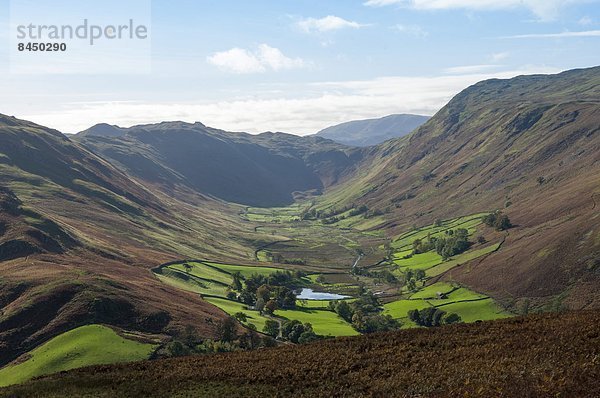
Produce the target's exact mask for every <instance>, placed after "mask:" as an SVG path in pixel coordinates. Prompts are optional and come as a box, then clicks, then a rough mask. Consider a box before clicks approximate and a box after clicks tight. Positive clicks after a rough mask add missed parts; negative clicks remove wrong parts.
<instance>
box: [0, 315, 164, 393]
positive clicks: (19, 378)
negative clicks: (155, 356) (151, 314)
mask: <svg viewBox="0 0 600 398" xmlns="http://www.w3.org/2000/svg"><path fill="white" fill-rule="evenodd" d="M156 347H157V346H156V345H154V344H146V343H140V342H137V341H133V340H129V339H125V338H123V337H121V336H119V335H118V334H117V333H116V332H115V331H114V330H112V329H110V328H108V327H106V326H102V325H88V326H82V327H79V328H77V329H73V330H70V331H68V332H66V333H63V334H61V335H59V336H57V337H55V338H53V339H52V340H50V341H48V342H46V343H44V344H42V345H41V346H39V347H37V348H35V349H34V350H33V351H31V352H30V353H29V358H28V359H27V360H25V361H24V362H21V363H19V364H17V365H8V366H6V367H4V368H3V369H0V387H1V386H7V385H11V384H17V383H21V382H24V381H26V380H29V379H31V378H33V377H36V376H41V375H45V374H50V373H56V372H60V371H63V370H69V369H74V368H80V367H83V366H90V365H99V364H109V363H117V362H130V361H139V360H142V359H147V358H149V357H150V355H151V354H152V352H153V351H154V350H155V348H156Z"/></svg>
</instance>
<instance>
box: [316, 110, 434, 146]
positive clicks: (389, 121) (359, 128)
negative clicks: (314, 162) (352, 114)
mask: <svg viewBox="0 0 600 398" xmlns="http://www.w3.org/2000/svg"><path fill="white" fill-rule="evenodd" d="M427 120H429V116H421V115H408V114H401V115H389V116H385V117H382V118H379V119H366V120H354V121H351V122H346V123H342V124H338V125H336V126H331V127H328V128H326V129H323V130H321V131H319V132H318V133H317V134H316V135H317V136H318V137H323V138H327V139H330V140H333V141H335V142H339V143H340V144H344V145H349V146H358V147H364V146H373V145H377V144H381V143H382V142H384V141H387V140H390V139H393V138H400V137H404V136H405V135H407V134H409V133H411V132H412V131H413V130H415V129H416V128H418V127H420V126H421V125H423V123H425V122H427Z"/></svg>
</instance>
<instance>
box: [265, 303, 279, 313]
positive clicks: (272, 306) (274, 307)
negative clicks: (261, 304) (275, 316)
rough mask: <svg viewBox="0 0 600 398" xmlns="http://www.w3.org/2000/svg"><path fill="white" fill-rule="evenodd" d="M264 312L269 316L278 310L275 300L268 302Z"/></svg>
mask: <svg viewBox="0 0 600 398" xmlns="http://www.w3.org/2000/svg"><path fill="white" fill-rule="evenodd" d="M264 310H265V312H266V313H268V314H272V313H274V312H275V311H276V310H277V302H276V301H275V300H269V301H267V303H266V304H265V308H264Z"/></svg>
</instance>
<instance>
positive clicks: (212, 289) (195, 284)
mask: <svg viewBox="0 0 600 398" xmlns="http://www.w3.org/2000/svg"><path fill="white" fill-rule="evenodd" d="M163 272H164V275H160V274H158V275H157V276H158V278H159V279H160V280H161V281H163V282H165V283H166V284H168V285H171V286H173V287H176V288H179V289H183V290H187V291H189V292H194V293H199V294H203V295H206V294H207V295H212V296H220V297H225V296H226V295H227V290H228V288H227V286H225V285H223V284H221V283H216V282H214V281H211V280H207V279H201V278H198V277H196V276H191V275H189V274H186V273H184V272H180V271H174V270H169V269H168V268H167V269H166V270H165V271H163Z"/></svg>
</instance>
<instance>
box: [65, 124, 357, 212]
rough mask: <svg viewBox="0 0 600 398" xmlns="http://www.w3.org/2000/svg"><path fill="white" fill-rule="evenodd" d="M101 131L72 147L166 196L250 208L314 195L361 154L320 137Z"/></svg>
mask: <svg viewBox="0 0 600 398" xmlns="http://www.w3.org/2000/svg"><path fill="white" fill-rule="evenodd" d="M105 127H106V126H105ZM105 127H98V126H95V127H93V128H91V129H90V130H87V131H85V132H82V133H80V134H79V135H78V136H77V137H76V139H77V140H79V141H80V142H81V143H82V144H83V145H85V146H87V147H88V148H90V149H91V150H93V151H94V152H96V153H98V154H101V155H102V156H103V157H105V158H106V159H109V160H110V161H114V162H116V163H117V164H118V165H120V166H121V167H122V168H123V169H124V170H126V171H127V172H128V173H129V174H130V175H132V176H135V177H138V178H141V179H143V180H145V181H146V182H149V183H152V184H157V185H159V186H161V187H162V189H163V190H166V191H167V192H172V191H173V189H174V187H176V186H183V187H186V188H188V189H192V190H194V191H196V192H198V193H200V194H203V195H211V196H214V197H217V198H219V199H222V200H226V201H229V202H233V203H240V204H245V205H250V206H262V207H268V206H278V205H286V204H290V203H291V202H293V199H294V193H295V192H303V191H314V192H315V193H319V192H321V191H322V190H323V189H324V188H326V187H329V186H331V185H332V184H335V183H336V182H337V181H338V180H339V179H340V178H341V177H343V176H344V175H346V174H347V173H348V172H349V170H351V169H352V166H353V165H354V163H355V162H356V161H357V160H359V159H360V152H358V151H354V150H351V149H349V148H346V147H344V146H342V145H340V144H336V143H334V142H332V141H329V140H326V139H323V138H318V137H311V138H301V137H297V136H293V135H289V134H283V133H265V134H261V135H258V136H252V135H250V134H244V133H230V132H224V131H221V130H216V129H212V128H208V127H206V126H204V125H203V124H201V123H195V124H188V123H183V122H169V123H160V124H156V125H144V126H135V127H132V128H130V129H119V131H122V132H124V135H122V136H115V135H114V134H113V132H114V130H110V132H109V133H107V128H105Z"/></svg>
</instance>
